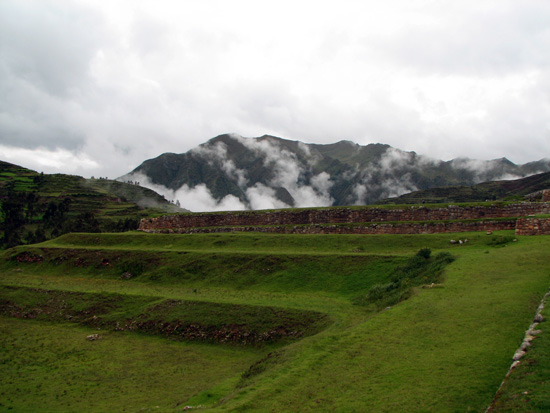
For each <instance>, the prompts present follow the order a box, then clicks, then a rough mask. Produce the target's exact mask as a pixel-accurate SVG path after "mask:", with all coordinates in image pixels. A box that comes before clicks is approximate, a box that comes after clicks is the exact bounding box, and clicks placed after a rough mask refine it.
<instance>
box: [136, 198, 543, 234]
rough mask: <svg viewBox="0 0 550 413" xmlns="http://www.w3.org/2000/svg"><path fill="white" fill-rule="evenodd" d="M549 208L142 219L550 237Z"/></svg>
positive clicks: (189, 227)
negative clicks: (501, 232)
mask: <svg viewBox="0 0 550 413" xmlns="http://www.w3.org/2000/svg"><path fill="white" fill-rule="evenodd" d="M535 214H550V202H522V203H518V204H505V203H500V204H487V205H471V206H455V205H449V206H446V207H441V208H434V207H425V206H411V207H403V208H391V207H390V208H379V207H368V206H365V207H352V208H349V207H348V208H346V207H336V208H312V209H289V210H268V211H236V212H223V213H219V212H217V213H215V212H211V213H186V214H177V215H166V216H162V217H158V218H145V219H142V220H141V222H140V226H139V229H140V230H141V231H144V232H161V233H179V234H184V233H199V232H203V233H206V232H235V231H258V232H272V233H273V232H275V233H291V234H431V233H442V232H464V231H498V230H512V229H516V228H517V231H518V234H519V235H534V234H550V219H547V218H534V216H535Z"/></svg>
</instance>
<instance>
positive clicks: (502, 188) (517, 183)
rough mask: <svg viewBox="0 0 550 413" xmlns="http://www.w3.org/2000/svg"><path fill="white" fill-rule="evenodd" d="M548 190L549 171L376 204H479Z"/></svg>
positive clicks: (417, 193)
mask: <svg viewBox="0 0 550 413" xmlns="http://www.w3.org/2000/svg"><path fill="white" fill-rule="evenodd" d="M544 189H550V172H545V173H542V174H537V175H532V176H528V177H527V178H521V179H514V180H505V181H493V182H484V183H481V184H478V185H473V186H449V187H443V188H432V189H426V190H423V191H415V192H411V193H409V194H405V195H401V196H399V197H396V198H391V199H385V200H382V201H380V203H381V204H418V203H423V202H425V203H438V202H446V203H448V202H479V201H485V200H488V199H489V200H496V199H502V200H510V199H523V198H524V197H525V196H527V195H529V194H532V193H535V192H538V191H542V190H544Z"/></svg>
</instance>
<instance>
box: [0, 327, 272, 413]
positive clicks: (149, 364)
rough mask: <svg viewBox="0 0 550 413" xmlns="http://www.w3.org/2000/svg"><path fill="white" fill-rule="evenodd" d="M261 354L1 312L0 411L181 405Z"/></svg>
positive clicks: (262, 352)
mask: <svg viewBox="0 0 550 413" xmlns="http://www.w3.org/2000/svg"><path fill="white" fill-rule="evenodd" d="M94 333H100V335H101V339H99V340H96V341H88V340H86V336H88V335H91V334H94ZM265 352H266V350H261V349H256V348H247V349H243V348H238V347H227V346H223V347H221V346H219V345H207V344H190V343H186V342H176V341H170V340H165V339H162V338H158V337H150V336H144V335H136V334H126V333H119V332H108V331H98V330H95V329H91V328H85V327H81V326H78V325H67V324H50V323H48V324H45V323H43V322H39V321H36V320H20V319H16V318H7V317H0V376H1V377H2V380H1V384H0V403H1V404H0V410H2V411H8V410H10V411H16V412H20V411H28V412H31V411H41V412H61V411H67V412H69V411H71V412H76V411H87V412H106V411H141V410H145V411H150V410H154V411H159V410H160V411H166V410H182V409H183V407H185V405H186V404H185V401H186V400H187V399H188V398H189V397H191V396H193V395H194V394H197V393H199V392H200V391H202V390H204V389H205V388H208V387H210V386H213V385H219V386H220V387H222V388H223V387H224V386H227V384H225V383H226V381H227V380H231V379H232V378H233V377H234V376H236V375H238V374H239V373H240V372H241V371H243V370H245V369H246V368H247V367H248V366H249V365H250V364H252V363H254V362H255V361H257V360H259V359H261V358H262V357H263V356H264V355H265ZM158 406H160V407H162V409H158V408H157V407H158Z"/></svg>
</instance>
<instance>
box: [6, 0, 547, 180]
mask: <svg viewBox="0 0 550 413" xmlns="http://www.w3.org/2000/svg"><path fill="white" fill-rule="evenodd" d="M223 133H236V134H239V135H242V136H245V137H257V136H262V135H264V134H271V135H275V136H279V137H282V138H285V139H291V140H299V141H303V142H308V143H333V142H337V141H340V140H344V139H345V140H351V141H353V142H356V143H359V144H361V145H366V144H369V143H385V144H389V145H391V146H393V147H396V148H399V149H402V150H406V151H416V152H417V153H419V154H423V155H427V156H429V157H433V158H436V159H442V160H450V159H453V158H457V157H469V158H473V159H495V158H501V157H507V158H508V159H510V160H511V161H513V162H515V163H518V164H521V163H526V162H529V161H534V160H539V159H541V158H548V157H550V1H548V0H522V1H517V0H461V1H454V0H448V1H443V0H440V1H435V0H431V1H430V0H416V1H415V0H385V1H372V0H360V1H354V0H338V1H320V0H317V1H309V0H292V1H287V0H279V1H277V2H266V1H258V0H256V1H248V0H231V1H227V0H179V1H166V0H154V1H149V0H142V1H140V0H128V1H126V0H119V1H117V0H112V1H105V0H75V1H68V0H0V160H4V161H8V162H12V163H16V164H19V165H22V166H25V167H27V168H30V169H34V170H37V171H43V172H45V173H58V172H59V173H69V174H77V175H81V176H84V177H90V176H95V177H109V178H116V177H118V176H121V175H124V174H126V173H127V172H130V171H131V170H133V169H134V168H135V167H137V166H138V165H139V164H141V163H142V162H143V161H144V160H146V159H150V158H154V157H156V156H158V155H160V154H162V153H165V152H175V153H183V152H187V151H188V150H190V149H192V148H194V147H196V146H197V145H199V144H201V143H203V142H206V141H207V140H208V139H210V138H212V137H214V136H217V135H220V134H223Z"/></svg>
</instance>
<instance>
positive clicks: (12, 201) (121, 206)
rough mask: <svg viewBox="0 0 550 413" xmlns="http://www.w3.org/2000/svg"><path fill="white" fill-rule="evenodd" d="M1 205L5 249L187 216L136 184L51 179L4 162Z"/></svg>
mask: <svg viewBox="0 0 550 413" xmlns="http://www.w3.org/2000/svg"><path fill="white" fill-rule="evenodd" d="M0 202H1V208H0V231H1V233H2V238H1V239H0V244H4V245H17V244H19V243H22V242H37V241H42V240H44V239H47V238H50V237H55V236H57V235H59V234H62V233H66V232H100V231H108V232H118V231H124V230H128V229H135V228H137V225H138V222H139V219H141V218H143V217H148V216H157V215H160V214H165V213H169V212H185V211H186V210H184V209H181V208H178V207H177V206H176V205H174V204H172V203H170V202H169V201H167V200H166V199H165V198H164V197H162V196H161V195H159V194H157V193H156V192H154V191H152V190H150V189H148V188H143V187H140V186H138V185H135V184H131V183H123V182H117V181H110V180H107V179H85V178H82V177H80V176H75V175H64V174H53V175H48V174H43V173H38V172H35V171H32V170H30V169H26V168H24V167H21V166H18V165H13V164H11V163H8V162H2V161H0ZM11 237H14V238H11Z"/></svg>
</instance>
